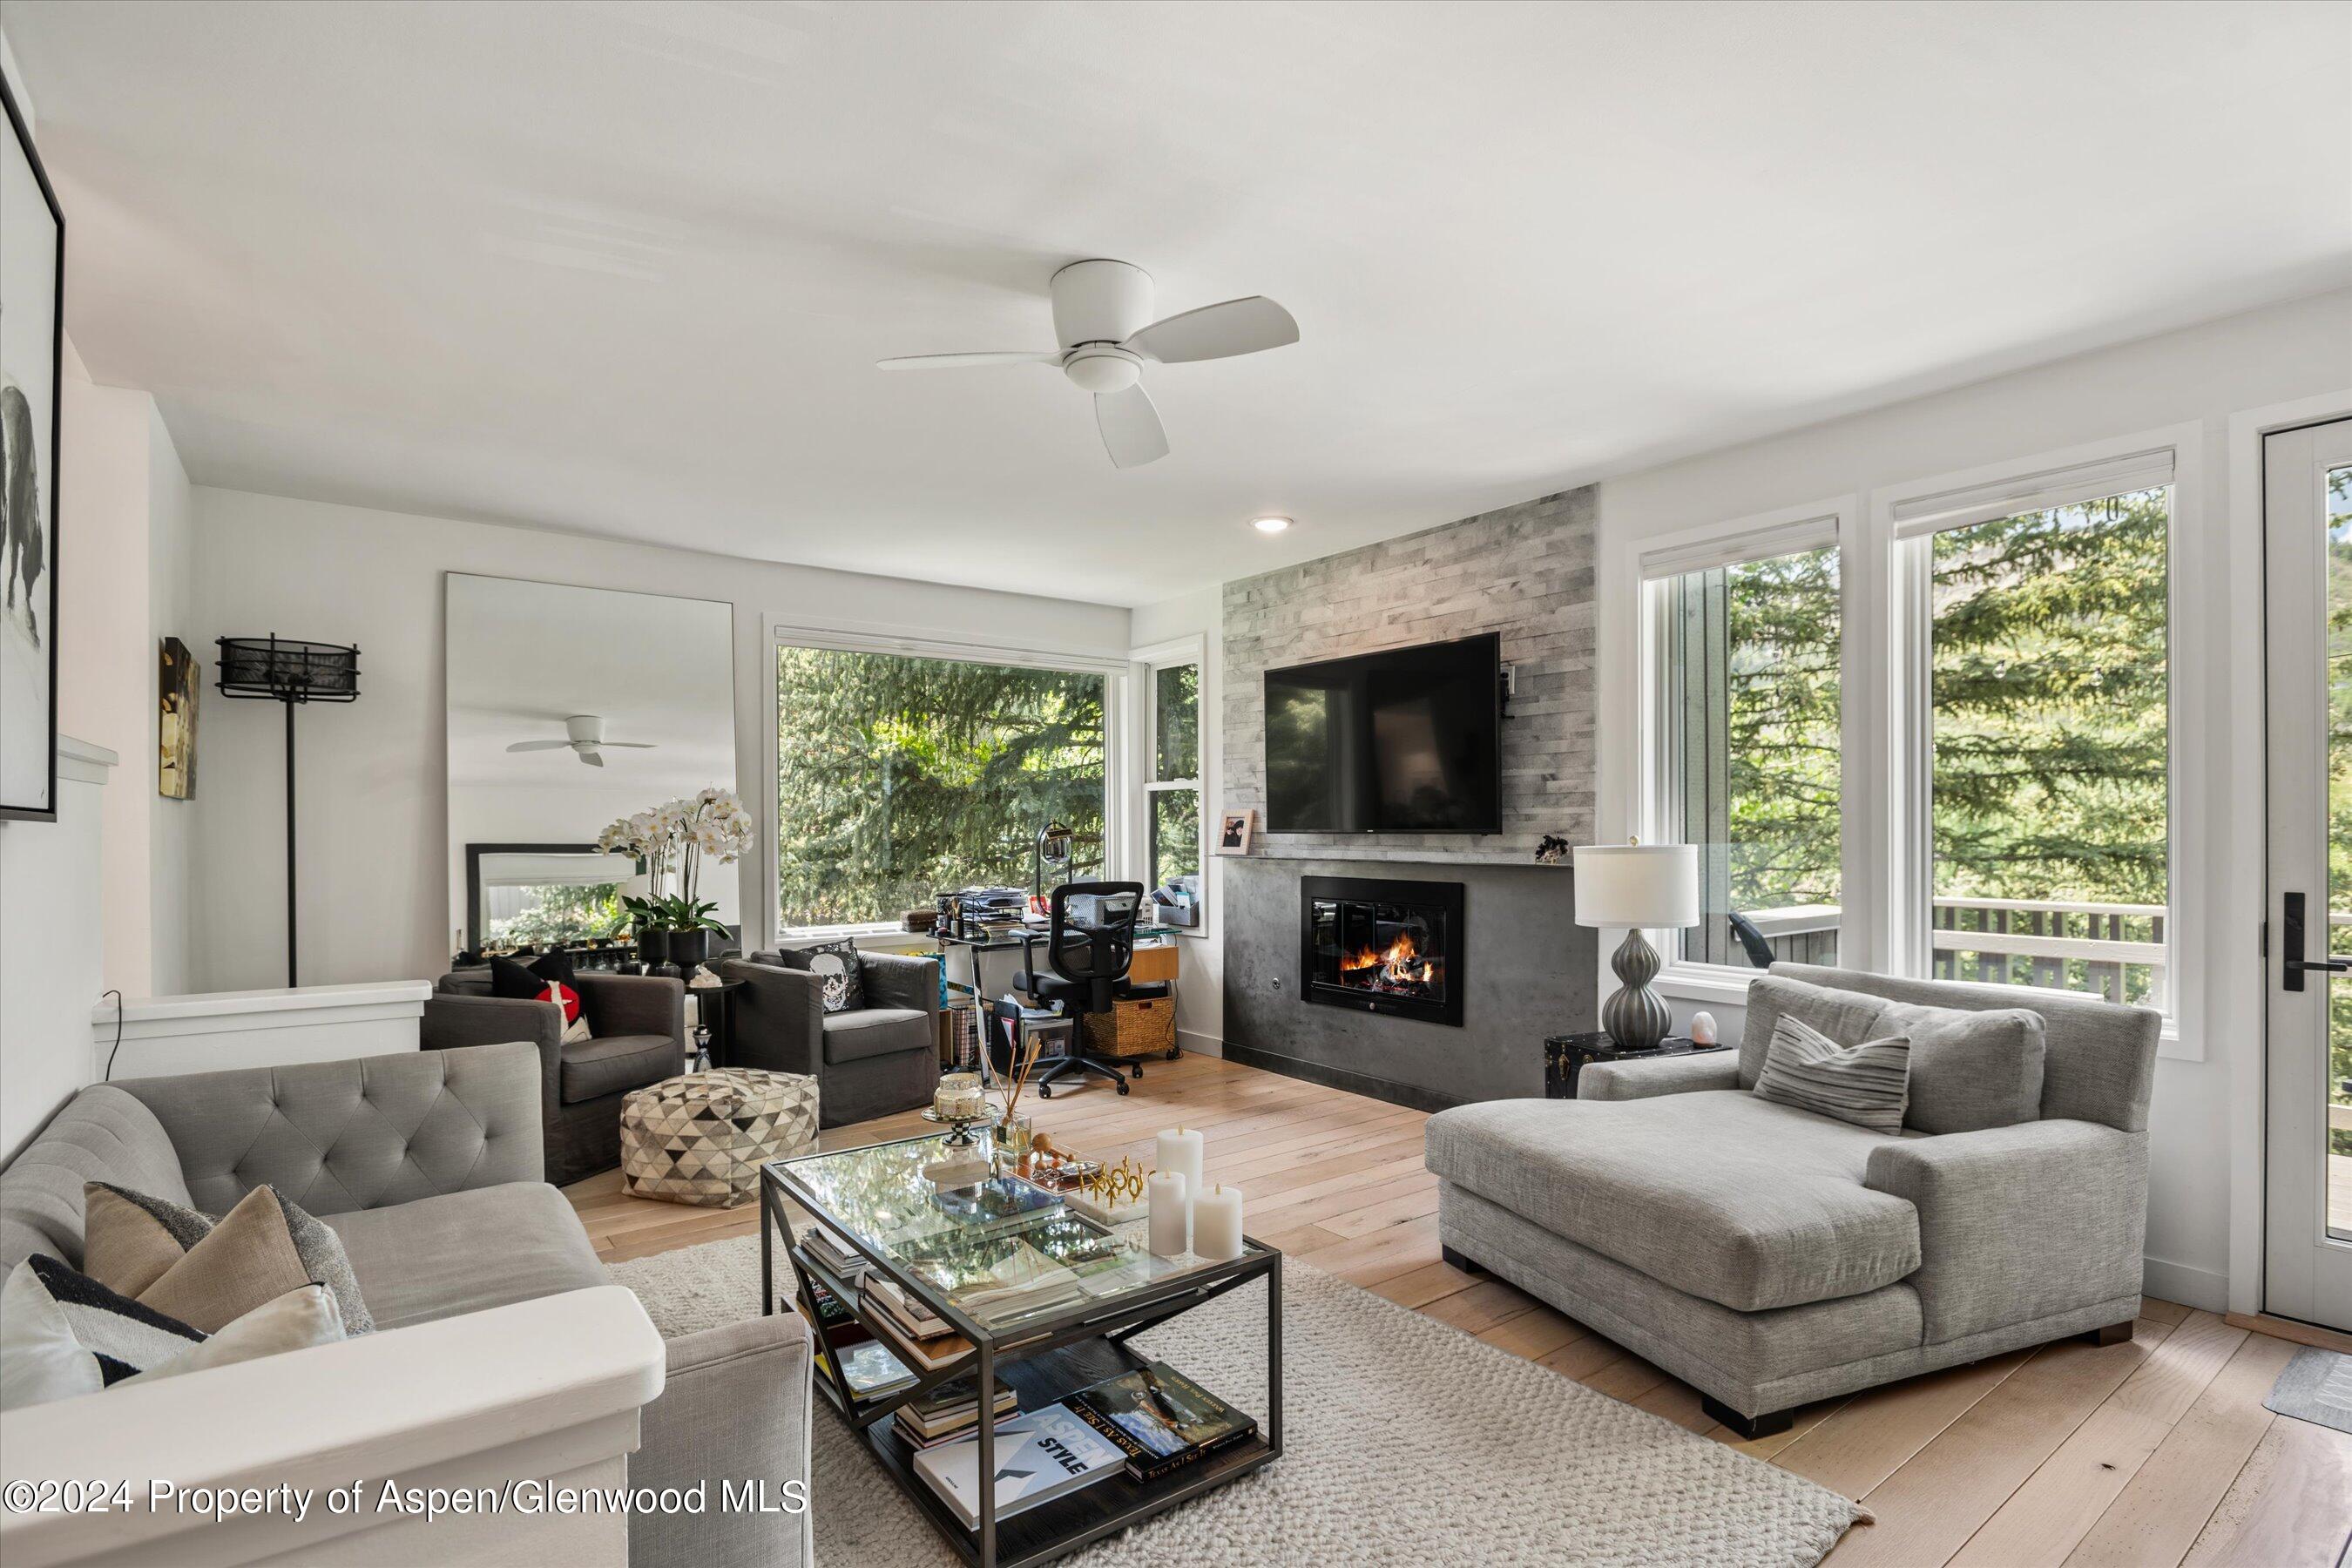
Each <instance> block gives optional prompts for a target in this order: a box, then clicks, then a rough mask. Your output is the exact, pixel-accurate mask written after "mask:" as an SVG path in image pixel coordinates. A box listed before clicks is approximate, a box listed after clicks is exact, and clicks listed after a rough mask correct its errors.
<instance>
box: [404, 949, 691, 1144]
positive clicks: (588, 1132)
mask: <svg viewBox="0 0 2352 1568" xmlns="http://www.w3.org/2000/svg"><path fill="white" fill-rule="evenodd" d="M574 988H575V989H576V990H578V992H579V993H580V1012H581V1016H583V1017H584V1018H586V1019H587V1020H588V1030H589V1033H590V1034H592V1035H593V1036H594V1038H593V1039H589V1040H583V1041H582V1042H580V1043H579V1044H577V1045H572V1046H567V1045H565V1044H564V1043H563V1023H562V1016H560V1015H559V1014H558V1013H557V1012H556V1010H555V1009H554V1008H553V1007H551V1006H550V1005H548V1004H546V1003H544V1002H533V1001H522V1000H517V999H516V998H513V997H508V996H493V995H491V994H490V972H489V971H488V969H460V970H456V971H453V972H451V973H447V974H445V975H443V976H442V977H441V983H440V985H439V987H438V988H437V989H436V992H435V994H433V995H432V996H431V997H428V998H427V999H426V1001H425V1022H424V1033H423V1041H424V1046H425V1049H426V1050H428V1051H435V1050H447V1049H449V1048H451V1047H457V1046H487V1045H498V1044H501V1043H503V1042H505V1041H508V1040H525V1041H528V1042H530V1044H531V1045H532V1046H534V1047H537V1048H538V1051H539V1087H540V1120H541V1125H542V1127H543V1128H544V1130H545V1134H546V1140H547V1179H548V1180H549V1181H550V1182H551V1183H553V1184H556V1185H557V1186H562V1185H564V1184H567V1183H571V1182H576V1181H579V1180H580V1179H581V1178H583V1177H584V1176H593V1175H594V1174H595V1173H597V1172H599V1171H609V1170H611V1169H612V1168H613V1167H614V1166H615V1165H617V1164H619V1163H621V1101H622V1100H624V1099H625V1098H626V1097H627V1096H628V1094H629V1093H630V1091H631V1090H633V1089H643V1088H645V1087H646V1085H648V1084H655V1083H659V1082H661V1081H662V1080H663V1079H670V1078H676V1077H677V1075H678V1074H680V1073H682V1072H684V1071H685V1070H686V986H685V984H683V983H682V982H680V981H677V980H670V979H665V978H663V977H662V976H659V975H653V974H598V973H583V974H580V975H578V976H576V977H575V983H574Z"/></svg>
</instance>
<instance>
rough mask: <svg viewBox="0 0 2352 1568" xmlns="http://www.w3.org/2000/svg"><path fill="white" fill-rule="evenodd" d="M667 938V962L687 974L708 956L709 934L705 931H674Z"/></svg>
mask: <svg viewBox="0 0 2352 1568" xmlns="http://www.w3.org/2000/svg"><path fill="white" fill-rule="evenodd" d="M667 935H668V937H669V961H670V962H671V963H675V964H677V966H678V968H679V969H680V970H681V971H682V972H684V973H687V974H689V975H690V974H692V973H694V966H695V965H696V964H698V963H701V962H702V961H703V960H704V959H706V958H709V956H710V933H709V931H670V932H668V933H667Z"/></svg>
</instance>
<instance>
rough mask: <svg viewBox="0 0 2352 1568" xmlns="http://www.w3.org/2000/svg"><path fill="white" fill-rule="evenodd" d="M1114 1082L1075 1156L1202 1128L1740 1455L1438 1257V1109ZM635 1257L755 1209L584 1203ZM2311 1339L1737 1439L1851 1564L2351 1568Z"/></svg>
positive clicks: (1989, 1368) (1328, 1247)
mask: <svg viewBox="0 0 2352 1568" xmlns="http://www.w3.org/2000/svg"><path fill="white" fill-rule="evenodd" d="M1144 1074H1145V1076H1144V1078H1143V1079H1141V1081H1139V1082H1137V1083H1135V1084H1134V1085H1133V1092H1132V1093H1131V1094H1129V1095H1128V1096H1127V1097H1125V1098H1121V1097H1120V1096H1118V1095H1117V1094H1115V1093H1114V1092H1113V1091H1112V1089H1110V1087H1109V1086H1108V1084H1103V1083H1100V1082H1097V1083H1096V1084H1094V1085H1093V1086H1091V1087H1086V1088H1077V1089H1069V1090H1066V1091H1065V1092H1063V1093H1061V1094H1059V1095H1057V1096H1056V1097H1055V1099H1053V1100H1042V1101H1041V1100H1031V1101H1029V1102H1026V1103H1029V1104H1030V1105H1031V1106H1032V1108H1033V1109H1034V1110H1035V1112H1036V1120H1037V1124H1038V1126H1039V1127H1040V1128H1041V1129H1042V1130H1044V1131H1049V1132H1051V1133H1052V1134H1053V1136H1054V1138H1055V1141H1056V1142H1059V1143H1061V1144H1063V1145H1064V1146H1065V1147H1069V1148H1076V1149H1080V1150H1084V1151H1085V1152H1087V1153H1089V1154H1107V1155H1108V1156H1109V1157H1110V1158H1111V1159H1113V1160H1116V1159H1117V1158H1118V1156H1119V1155H1120V1154H1123V1153H1124V1154H1129V1155H1134V1156H1137V1157H1139V1158H1142V1159H1145V1160H1149V1159H1150V1155H1151V1136H1152V1134H1153V1133H1154V1132H1155V1131H1158V1130H1159V1129H1160V1128H1162V1127H1167V1126H1171V1125H1173V1124H1175V1123H1178V1122H1181V1123H1183V1124H1184V1125H1186V1126H1191V1127H1199V1128H1201V1129H1202V1130H1203V1131H1205V1132H1206V1134H1207V1137H1208V1147H1209V1157H1208V1165H1209V1173H1210V1174H1211V1175H1212V1176H1213V1177H1215V1178H1217V1179H1220V1180H1223V1181H1228V1182H1233V1183H1234V1184H1238V1185H1240V1186H1241V1187H1242V1188H1243V1189H1244V1191H1245V1192H1246V1193H1247V1194H1248V1215H1249V1229H1250V1234H1252V1235H1253V1236H1255V1237H1258V1238H1259V1239H1260V1240H1262V1241H1265V1242H1267V1243H1269V1244H1271V1245H1273V1246H1275V1247H1280V1248H1281V1249H1282V1250H1283V1251H1284V1252H1286V1253H1287V1254H1289V1255H1290V1256H1292V1257H1295V1258H1299V1259H1301V1260H1302V1261H1304V1262H1307V1263H1309V1264H1312V1265H1313V1266H1314V1267H1316V1268H1320V1269H1323V1270H1324V1271H1326V1272H1327V1273H1333V1274H1337V1275H1339V1276H1340V1277H1341V1278H1343V1279H1350V1280H1353V1281H1354V1282H1356V1283H1357V1284H1359V1285H1361V1286H1363V1287H1364V1288H1365V1289H1370V1290H1372V1291H1374V1292H1376V1293H1378V1294H1380V1295H1382V1296H1385V1297H1387V1298H1388V1299H1389V1300H1392V1301H1395V1302H1398V1303H1399V1304H1401V1305H1402V1306H1406V1307H1410V1308H1412V1309H1413V1310H1417V1311H1420V1312H1423V1313H1426V1314H1427V1315H1429V1316H1430V1317H1433V1318H1435V1319H1437V1320H1439V1321H1442V1322H1445V1323H1450V1324H1452V1325H1453V1326H1454V1327H1455V1328H1457V1329H1459V1330H1461V1331H1463V1332H1464V1333H1467V1334H1475V1335H1476V1336H1477V1337H1478V1338H1480V1339H1482V1340H1485V1341H1486V1342H1487V1343H1489V1344H1492V1345H1496V1346H1498V1347H1499V1348H1501V1349H1503V1350H1506V1351H1508V1352H1510V1353H1511V1354H1513V1355H1517V1356H1522V1357H1525V1358H1526V1359H1528V1360H1529V1361H1532V1362H1535V1363H1537V1364H1538V1365H1540V1366H1544V1367H1548V1368H1549V1369H1551V1370H1552V1371H1554V1372H1557V1373H1559V1374H1560V1375H1561V1376H1563V1377H1570V1378H1574V1379H1576V1380H1577V1381H1578V1382H1580V1383H1583V1384H1587V1385H1588V1386H1590V1387H1592V1388H1595V1389H1598V1390H1600V1391H1601V1393H1604V1394H1609V1395H1611V1396H1612V1397H1613V1398H1617V1399H1622V1400H1626V1401H1629V1402H1631V1403H1632V1404H1634V1405H1639V1406H1641V1407H1642V1408H1643V1409H1645V1410H1650V1411H1654V1412H1655V1413H1656V1414H1658V1415H1662V1416H1664V1417H1665V1418H1666V1419H1668V1420H1670V1421H1675V1422H1677V1423H1680V1424H1681V1425H1683V1426H1687V1427H1689V1428H1690V1429H1691V1430H1693V1431H1695V1432H1700V1433H1703V1434H1706V1435H1707V1436H1713V1437H1715V1438H1716V1439H1717V1440H1718V1441H1722V1442H1733V1441H1734V1440H1733V1439H1732V1437H1731V1435H1730V1434H1729V1433H1728V1432H1727V1431H1726V1430H1725V1429H1724V1428H1723V1427H1721V1426H1717V1425H1716V1424H1715V1423H1713V1422H1710V1421H1709V1420H1708V1419H1707V1418H1706V1416H1705V1415H1702V1414H1701V1413H1700V1410H1699V1402H1698V1394H1697V1393H1696V1391H1695V1390H1693V1389H1691V1388H1690V1387H1688V1386H1687V1385H1685V1384H1682V1383H1681V1382H1679V1381H1677V1380H1676V1379H1675V1378H1672V1377H1670V1376H1668V1375H1667V1374H1666V1373H1664V1372H1663V1371H1661V1370H1660V1369H1659V1368H1657V1367H1655V1366H1653V1365H1651V1364H1650V1363H1648V1362H1645V1361H1643V1359H1642V1358H1641V1357H1639V1356H1636V1355H1633V1354H1630V1353H1628V1352H1624V1351H1621V1350H1619V1349H1618V1348H1617V1347H1616V1346H1614V1345H1612V1344H1611V1343H1609V1342H1608V1341H1606V1340H1604V1339H1602V1338H1601V1337H1600V1336H1599V1335H1597V1334H1594V1333H1592V1332H1591V1331H1589V1330H1587V1329H1586V1328H1584V1327H1583V1326H1582V1325H1581V1324H1580V1323H1578V1322H1576V1321H1573V1320H1571V1319H1570V1318H1567V1317H1564V1316H1562V1315H1561V1314H1560V1313H1559V1312H1556V1311H1554V1310H1552V1309H1551V1308H1549V1307H1547V1306H1545V1305H1543V1304H1542V1303H1541V1302H1538V1301H1537V1300H1533V1299H1532V1298H1530V1297H1528V1296H1527V1295H1525V1294H1523V1293H1521V1292H1520V1291H1518V1290H1517V1289H1513V1288H1512V1287H1511V1286H1509V1285H1507V1284H1504V1283H1503V1282H1502V1281H1500V1280H1497V1279H1478V1278H1474V1277H1472V1276H1470V1275H1467V1274H1465V1273H1463V1272H1461V1271H1460V1270H1458V1269H1454V1268H1449V1267H1447V1266H1446V1265H1445V1264H1444V1263H1443V1262H1441V1261H1439V1259H1438V1255H1437V1187H1436V1179H1435V1178H1434V1177H1433V1176H1432V1175H1430V1174H1429V1173H1428V1172H1427V1171H1425V1170H1423V1167H1422V1163H1421V1144H1422V1122H1423V1121H1424V1120H1425V1118H1424V1117H1423V1115H1422V1114H1421V1113H1420V1112H1418V1111H1412V1110H1401V1109H1399V1108H1397V1107H1395V1106H1392V1105H1387V1104H1383V1103H1381V1101H1378V1100H1366V1099H1363V1098H1361V1097H1360V1096H1357V1095H1352V1094H1346V1093H1342V1092H1340V1091H1339V1090H1337V1089H1324V1088H1321V1087H1319V1086H1318V1085H1314V1084H1307V1083H1300V1082H1298V1081H1297V1080H1295V1079H1286V1078H1282V1077H1278V1076H1276V1075H1275V1074H1271V1073H1265V1072H1260V1071H1257V1070H1255V1069H1254V1068H1244V1067H1239V1066H1234V1065H1231V1064H1228V1063H1225V1062H1222V1061H1218V1060H1215V1059H1213V1058H1205V1057H1192V1056H1188V1057H1186V1058H1183V1059H1182V1060H1181V1061H1180V1062H1173V1063H1161V1062H1150V1063H1147V1064H1146V1066H1145V1068H1144ZM922 1131H929V1129H928V1128H927V1127H926V1125H925V1124H924V1123H923V1122H922V1121H919V1119H918V1118H916V1117H914V1116H912V1115H907V1116H898V1117H890V1118H887V1119H884V1120H881V1121H868V1122H863V1123H860V1124H859V1125H857V1126H855V1127H845V1128H838V1129H835V1131H831V1132H828V1133H826V1134H825V1135H824V1146H825V1147H827V1148H844V1147H851V1146H855V1145H856V1144H860V1143H868V1142H878V1141H880V1140H882V1139H886V1138H899V1137H908V1136H911V1135H913V1134H915V1133H919V1132H922ZM569 1193H570V1195H571V1198H572V1204H573V1205H574V1206H575V1207H576V1208H577V1209H578V1210H579V1213H580V1217H581V1219H582V1220H583V1222H584V1223H585V1224H586V1226H587V1227H588V1231H589V1234H590V1235H591V1236H592V1237H593V1238H594V1239H595V1243H596V1247H597V1250H598V1252H599V1253H601V1254H602V1255H603V1256H604V1257H605V1258H608V1259H612V1260H616V1261H617V1260H619V1259H622V1258H642V1257H645V1256H646V1255H648V1254H651V1253H656V1252H664V1251H667V1250H668V1249H670V1248H672V1247H688V1246H692V1245H693V1244H695V1243H697V1242H702V1241H711V1240H715V1239H717V1238H719V1237H727V1236H740V1235H749V1234H751V1233H752V1232H753V1230H754V1229H755V1227H756V1225H757V1219H756V1210H755V1209H754V1208H753V1207H752V1206H751V1205H746V1206H745V1207H743V1208H741V1209H740V1210H736V1211H733V1212H727V1211H711V1210H698V1209H688V1208H681V1207H678V1206H677V1205H669V1204H659V1203H650V1202H646V1201H644V1200H641V1199H635V1198H630V1197H625V1196H624V1195H622V1194H621V1192H620V1183H619V1177H618V1176H617V1174H606V1175H604V1176H599V1177H595V1178H593V1179H591V1180H589V1181H586V1182H582V1183H580V1184H576V1185H575V1186H573V1187H572V1188H570V1189H569ZM2294 1349H2295V1347H2294V1345H2292V1344H2289V1343H2287V1342H2284V1341H2283V1340H2277V1339H2273V1338H2270V1337H2268V1336H2267V1335H2264V1334H2261V1333H2254V1332H2249V1331H2247V1329H2245V1328H2243V1327H2239V1326H2233V1325H2231V1324H2230V1323H2226V1322H2224V1321H2222V1320H2221V1319H2220V1318H2217V1317H2215V1316H2214V1315H2212V1314H2211V1313H2209V1312H2201V1311H2194V1310H2189V1309H2188V1308H2186V1307H2181V1306H2179V1305H2176V1304H2174V1303H2171V1302H2168V1301H2157V1300H2149V1301H2147V1302H2146V1303H2145V1304H2144V1305H2143V1308H2142V1315H2141V1318H2140V1321H2139V1324H2138V1332H2137V1337H2136V1338H2135V1339H2134V1340H2133V1341H2132V1342H2130V1343H2128V1344H2120V1345H2110V1346H2106V1347H2105V1348H2101V1347H2096V1346H2093V1345H2087V1344H2083V1343H2080V1342H2069V1343H2066V1344H2061V1345H2052V1346H2046V1347H2043V1348H2042V1349H2039V1350H2032V1351H2019V1352H2012V1353H2011V1354H2008V1355H2002V1356H1996V1357H1994V1358H1992V1359H1991V1360H1990V1361H1985V1362H1979V1363H1977V1364H1975V1365H1973V1366H1965V1367H1956V1368H1953V1369H1951V1370H1949V1371H1946V1372H1940V1373H1932V1374H1930V1375H1928V1376H1926V1377H1920V1378H1915V1379H1913V1380H1911V1381H1910V1382H1907V1383H1903V1384H1895V1385H1894V1386H1892V1387H1888V1388H1882V1389H1876V1390H1873V1391H1872V1392H1870V1393H1867V1394H1856V1395H1853V1396H1852V1397H1850V1398H1846V1399H1842V1400H1829V1401H1825V1402H1823V1403H1822V1404H1821V1405H1814V1406H1811V1407H1809V1408H1807V1409H1805V1410H1803V1411H1801V1413H1800V1414H1799V1415H1798V1417H1797V1420H1796V1424H1795V1426H1793V1427H1792V1428H1791V1429H1790V1431H1787V1432H1784V1433H1780V1434H1779V1435H1777V1436H1771V1437H1766V1438H1761V1439H1759V1440H1757V1441H1755V1442H1750V1443H1735V1445H1734V1446H1736V1447H1741V1448H1744V1449H1745V1450H1747V1451H1748V1452H1749V1453H1751V1454H1754V1455H1755V1456H1757V1457H1758V1458H1762V1459H1765V1460H1768V1461H1769V1462H1770V1463H1772V1464H1776V1465H1780V1466H1782V1467H1784V1468H1788V1469H1790V1470H1793V1471H1796V1472H1797V1473H1799V1474H1801V1475H1804V1476H1809V1477H1811V1478H1812V1479H1815V1480H1817V1481H1820V1482H1821V1483H1822V1485H1824V1486H1827V1487H1830V1488H1832V1489H1836V1490H1838V1491H1841V1492H1843V1493H1845V1494H1846V1495H1848V1496H1850V1497H1858V1498H1860V1499H1862V1500H1863V1501H1864V1503H1866V1504H1867V1505H1868V1506H1869V1507H1870V1509H1871V1510H1872V1511H1873V1512H1874V1513H1875V1514H1876V1515H1877V1516H1878V1522H1877V1523H1876V1524H1875V1525H1870V1526H1863V1527H1859V1528H1857V1529H1855V1530H1853V1531H1850V1532H1849V1533H1848V1534H1847V1536H1846V1538H1845V1540H1844V1541H1843V1542H1842V1543H1841V1544H1840V1545H1839V1547H1838V1549H1837V1551H1836V1552H1833V1553H1832V1555H1831V1558H1830V1562H1831V1563H1832V1564H1834V1565H1835V1568H1860V1565H1862V1564H1874V1563H1887V1564H1898V1565H1900V1568H1934V1565H1937V1564H1943V1563H1951V1564H1955V1565H1956V1568H1957V1565H1960V1564H1967V1565H1970V1568H2023V1565H2027V1564H2050V1565H2052V1568H2058V1565H2062V1564H2063V1565H2064V1568H2094V1565H2097V1568H2168V1565H2172V1564H2181V1563H2188V1564H2193V1565H2194V1568H2222V1565H2237V1568H2300V1565H2305V1564H2308V1565H2310V1568H2342V1565H2344V1564H2345V1563H2347V1561H2352V1559H2348V1558H2347V1537H2352V1437H2347V1436H2345V1435H2343V1434H2341V1433H2338V1432H2334V1431H2331V1430H2329V1429H2328V1428H2326V1427H2324V1426H2313V1425H2311V1424H2310V1423H2308V1422H2303V1421H2295V1420H2292V1419H2289V1418H2287V1417H2285V1416H2279V1415H2273V1414H2272V1413H2271V1412H2270V1411H2268V1410H2266V1409H2264V1408H2263V1395H2264V1394H2266V1393H2268V1392H2269V1389H2270V1385H2271V1380H2272V1379H2273V1377H2275V1376H2276V1375H2277V1373H2278V1371H2279V1369H2280V1368H2281V1367H2282V1366H2284V1364H2285V1363H2286V1361H2287V1359H2288V1357H2290V1356H2291V1355H2292V1354H2293V1353H2294Z"/></svg>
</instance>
